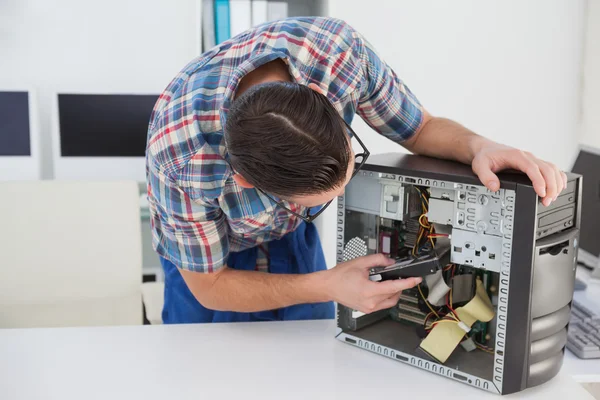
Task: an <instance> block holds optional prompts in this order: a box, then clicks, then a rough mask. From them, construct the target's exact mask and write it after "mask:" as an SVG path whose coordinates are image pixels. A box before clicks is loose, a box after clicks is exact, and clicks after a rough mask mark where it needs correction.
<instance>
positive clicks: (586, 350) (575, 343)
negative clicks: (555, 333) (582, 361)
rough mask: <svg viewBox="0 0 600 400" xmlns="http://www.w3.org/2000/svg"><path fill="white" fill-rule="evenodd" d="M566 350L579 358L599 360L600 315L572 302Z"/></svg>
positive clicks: (574, 301)
mask: <svg viewBox="0 0 600 400" xmlns="http://www.w3.org/2000/svg"><path fill="white" fill-rule="evenodd" d="M567 337H568V340H567V348H568V349H569V350H571V352H573V354H575V355H576V356H577V357H579V358H600V313H598V312H597V311H592V310H590V309H589V308H587V307H585V306H584V305H583V304H581V303H579V302H577V301H576V300H573V303H571V323H570V324H569V333H568V336H567Z"/></svg>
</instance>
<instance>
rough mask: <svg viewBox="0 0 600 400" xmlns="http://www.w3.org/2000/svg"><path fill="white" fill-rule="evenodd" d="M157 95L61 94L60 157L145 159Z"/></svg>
mask: <svg viewBox="0 0 600 400" xmlns="http://www.w3.org/2000/svg"><path fill="white" fill-rule="evenodd" d="M157 99H158V95H120V94H109V95H106V94H59V95H58V110H59V111H58V114H59V122H60V150H61V157H144V155H145V152H146V137H147V135H148V123H149V121H150V114H151V113H152V109H153V107H154V104H155V103H156V101H157Z"/></svg>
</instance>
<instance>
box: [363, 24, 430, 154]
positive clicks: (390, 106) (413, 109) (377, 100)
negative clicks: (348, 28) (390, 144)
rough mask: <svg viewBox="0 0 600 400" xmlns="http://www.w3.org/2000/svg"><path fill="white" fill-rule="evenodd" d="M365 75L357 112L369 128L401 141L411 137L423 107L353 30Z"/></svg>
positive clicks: (369, 45)
mask: <svg viewBox="0 0 600 400" xmlns="http://www.w3.org/2000/svg"><path fill="white" fill-rule="evenodd" d="M354 46H356V51H357V52H358V54H359V56H360V59H361V64H362V68H363V71H364V78H363V81H362V84H361V86H362V87H361V94H360V99H359V103H358V109H357V112H358V114H359V115H360V116H361V118H362V119H363V120H364V121H365V122H366V123H367V124H369V126H370V127H371V128H373V129H374V130H376V131H377V132H379V133H380V134H382V135H383V136H385V137H387V138H388V139H391V140H393V141H394V142H396V143H401V142H403V141H405V140H407V139H410V138H411V137H412V136H413V135H414V134H415V132H416V131H417V129H418V128H419V126H420V124H421V121H422V119H423V107H422V106H421V104H420V103H419V100H417V98H416V97H415V95H414V94H413V93H412V92H411V91H410V90H409V88H408V87H407V86H406V85H405V84H404V83H403V82H402V81H401V80H400V79H399V78H398V77H397V76H396V74H395V72H394V71H393V70H392V69H391V68H390V67H389V66H388V65H387V64H386V63H385V62H384V61H383V60H382V59H381V58H380V57H379V55H378V54H377V53H376V52H375V50H374V48H373V47H372V46H371V44H369V43H368V42H367V41H366V39H365V38H364V37H362V35H360V34H359V33H358V32H356V31H355V32H354Z"/></svg>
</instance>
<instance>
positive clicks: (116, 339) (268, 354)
mask: <svg viewBox="0 0 600 400" xmlns="http://www.w3.org/2000/svg"><path fill="white" fill-rule="evenodd" d="M334 330H335V324H334V322H333V321H302V322H275V323H267V322H259V323H237V324H210V325H178V326H161V325H158V326H132V327H103V328H55V329H14V330H0V397H2V398H7V399H9V398H10V399H12V400H20V399H38V398H43V399H60V400H71V399H73V400H75V399H77V400H80V399H107V398H119V399H120V398H123V399H144V400H153V399H160V400H164V399H177V400H187V399H194V400H197V399H213V398H215V399H219V398H235V397H238V396H239V395H240V394H241V395H243V396H244V398H246V399H254V398H256V399H261V400H266V399H278V400H280V399H344V400H349V399H361V400H364V399H369V398H374V395H375V394H376V395H377V396H378V398H397V396H398V395H402V394H403V393H410V394H420V395H426V396H425V397H423V398H432V397H433V396H436V395H437V396H439V397H440V398H458V399H469V398H474V399H478V400H481V399H498V398H499V397H498V396H497V395H493V394H488V393H487V392H483V391H481V390H478V389H475V388H472V387H469V386H467V385H463V384H461V383H459V382H455V381H452V380H449V379H446V378H443V377H440V376H437V375H434V374H431V373H428V372H425V371H421V370H418V369H416V368H414V367H410V366H408V365H405V364H402V363H400V362H396V361H394V360H390V359H387V358H385V357H382V356H380V355H377V354H373V353H370V352H367V351H364V350H361V349H358V348H355V347H353V346H350V345H347V344H344V343H342V342H340V341H338V340H335V339H334V337H333V336H334ZM506 398H519V399H548V398H568V399H569V400H576V399H591V398H592V397H591V396H590V395H589V394H588V393H587V392H586V391H585V390H584V389H583V388H582V387H581V386H580V385H579V384H578V383H576V382H575V381H574V380H573V379H572V378H571V377H570V376H569V374H568V373H566V372H565V371H564V370H563V371H562V372H561V373H560V374H559V375H558V376H557V377H556V378H554V379H553V380H551V381H550V382H548V383H546V384H545V385H542V386H539V387H536V388H532V389H529V390H526V391H524V392H522V393H517V394H516V395H512V396H507V397H506Z"/></svg>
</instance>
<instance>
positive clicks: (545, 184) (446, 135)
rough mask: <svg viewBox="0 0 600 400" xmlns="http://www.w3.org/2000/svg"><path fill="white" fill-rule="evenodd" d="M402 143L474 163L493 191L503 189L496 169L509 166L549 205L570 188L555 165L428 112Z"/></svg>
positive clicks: (419, 151) (429, 153) (419, 150)
mask: <svg viewBox="0 0 600 400" xmlns="http://www.w3.org/2000/svg"><path fill="white" fill-rule="evenodd" d="M402 145H403V146H404V147H406V148H407V149H408V150H410V151H412V152H413V153H416V154H422V155H427V156H431V157H437V158H445V159H449V160H455V161H460V162H462V163H465V164H470V165H472V167H473V172H475V173H476V174H477V176H478V177H479V179H480V180H481V182H482V183H483V184H484V185H485V186H486V187H487V188H488V189H490V190H493V191H496V190H498V189H499V188H500V181H499V180H498V177H497V176H496V174H495V173H496V172H498V171H501V170H504V169H509V168H512V169H516V170H520V171H523V172H525V173H526V174H527V176H528V177H529V179H531V182H532V183H533V187H534V189H535V191H536V193H537V194H538V196H540V197H542V198H543V200H542V201H543V204H544V205H546V206H548V205H549V204H550V203H551V202H552V201H554V200H556V198H557V197H558V195H559V193H560V192H561V191H562V190H563V189H564V188H566V187H567V176H566V175H565V173H564V172H562V171H560V170H559V169H558V167H556V166H555V165H554V164H552V163H549V162H546V161H543V160H540V159H538V158H536V157H535V156H534V155H533V154H531V153H528V152H524V151H521V150H518V149H515V148H513V147H509V146H505V145H501V144H499V143H496V142H494V141H492V140H489V139H486V138H484V137H482V136H479V135H477V134H475V133H473V132H472V131H470V130H468V129H467V128H465V127H464V126H462V125H460V124H458V123H457V122H454V121H452V120H449V119H446V118H436V117H432V116H431V115H430V114H429V113H428V112H427V111H424V112H423V119H422V122H421V125H420V126H419V128H418V130H417V131H416V133H415V134H414V135H413V136H412V137H411V138H410V139H408V140H406V141H404V142H403V143H402Z"/></svg>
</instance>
